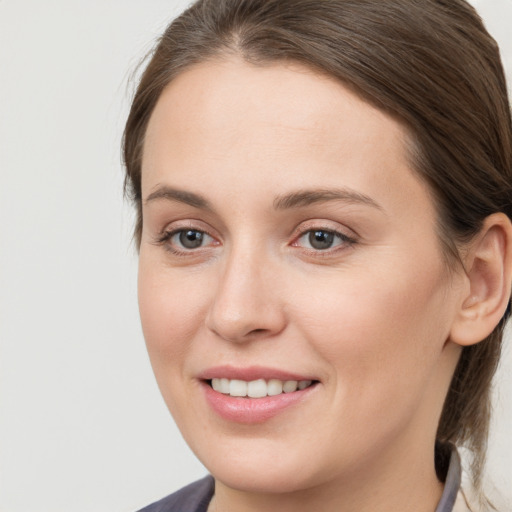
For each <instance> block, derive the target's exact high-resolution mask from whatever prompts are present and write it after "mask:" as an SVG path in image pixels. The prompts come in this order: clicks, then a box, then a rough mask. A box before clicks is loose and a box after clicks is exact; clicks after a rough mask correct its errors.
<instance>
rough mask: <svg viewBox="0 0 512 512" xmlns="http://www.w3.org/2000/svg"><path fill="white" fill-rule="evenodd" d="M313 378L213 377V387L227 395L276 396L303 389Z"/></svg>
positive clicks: (309, 384)
mask: <svg viewBox="0 0 512 512" xmlns="http://www.w3.org/2000/svg"><path fill="white" fill-rule="evenodd" d="M312 383H313V381H311V380H301V381H296V380H287V381H282V380H278V379H270V380H269V381H268V382H267V381H265V380H264V379H258V380H252V381H250V382H246V381H244V380H237V379H233V380H230V379H226V378H215V379H212V388H213V389H214V390H215V391H217V392H219V393H223V394H225V395H230V396H236V397H247V396H248V397H249V398H263V397H265V396H276V395H280V394H281V393H293V392H294V391H297V390H303V389H306V388H308V387H309V386H311V384H312Z"/></svg>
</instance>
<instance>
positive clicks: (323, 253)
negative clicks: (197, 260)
mask: <svg viewBox="0 0 512 512" xmlns="http://www.w3.org/2000/svg"><path fill="white" fill-rule="evenodd" d="M187 231H189V232H195V233H199V234H200V235H202V236H205V235H206V236H207V237H210V238H211V239H212V240H215V237H214V236H213V235H211V234H209V233H208V232H207V231H205V230H202V229H197V228H193V227H183V228H177V229H173V230H170V231H165V232H164V233H162V234H161V235H160V236H159V237H158V238H157V239H156V240H155V244H156V245H162V246H164V247H165V249H166V250H167V251H169V252H170V253H172V254H173V255H176V256H190V255H191V254H194V253H197V252H198V251H200V250H201V249H205V248H206V247H203V246H201V247H198V248H196V249H177V248H176V247H175V246H174V245H172V244H171V243H170V241H171V240H172V238H173V237H174V236H176V235H178V234H181V233H185V232H187ZM315 232H316V233H323V234H327V235H330V236H333V237H334V238H335V239H338V240H339V242H340V243H339V244H338V245H335V246H334V247H328V248H326V249H315V248H307V247H303V249H304V250H305V251H306V252H307V253H309V254H313V255H315V256H320V257H328V256H330V255H332V254H333V253H335V252H338V251H340V250H344V249H347V248H350V247H352V246H354V245H355V244H356V243H357V239H356V238H355V237H351V236H348V235H346V234H344V233H342V232H340V231H337V230H335V229H331V228H323V227H318V226H316V227H308V228H307V229H302V230H300V231H298V232H297V234H296V235H295V237H294V241H293V242H292V243H291V244H290V245H291V246H292V247H300V246H299V244H298V241H299V240H301V239H302V238H304V237H305V236H307V235H309V236H311V234H312V233H315ZM214 245H218V243H217V244H214Z"/></svg>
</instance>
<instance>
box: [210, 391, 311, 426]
mask: <svg viewBox="0 0 512 512" xmlns="http://www.w3.org/2000/svg"><path fill="white" fill-rule="evenodd" d="M316 387H317V384H313V385H312V386H309V387H308V388H306V389H302V390H297V391H294V392H293V393H281V394H280V395H275V396H266V397H263V398H243V397H233V396H230V395H224V394H222V393H219V392H217V391H214V390H213V388H212V387H211V386H210V385H209V384H208V383H206V382H203V390H204V394H205V397H206V401H207V402H208V404H209V405H210V407H211V408H212V409H213V410H214V411H215V412H216V413H217V414H218V415H219V416H221V417H222V418H224V419H225V420H228V421H232V422H235V423H263V422H265V421H267V420H269V419H271V418H273V417H274V416H277V415H278V414H279V413H281V412H283V411H285V410H286V409H288V408H289V407H292V406H294V405H297V404H300V403H301V402H303V401H304V400H305V399H306V398H307V397H308V396H309V395H310V394H311V393H312V392H313V390H314V389H315V388H316Z"/></svg>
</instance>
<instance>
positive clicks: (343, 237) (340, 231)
mask: <svg viewBox="0 0 512 512" xmlns="http://www.w3.org/2000/svg"><path fill="white" fill-rule="evenodd" d="M332 224H335V226H333V225H332ZM312 231H326V232H329V233H333V234H335V235H336V236H337V237H338V238H339V239H340V241H341V243H340V244H337V245H335V246H334V247H330V248H328V249H311V248H308V247H302V246H300V245H299V243H298V242H299V240H300V239H301V238H302V237H304V236H305V235H307V234H308V233H310V232H312ZM348 232H350V233H348ZM358 239H359V236H358V235H357V233H355V232H354V231H353V230H351V229H349V228H347V227H346V226H343V227H342V226H341V225H340V224H338V223H333V222H332V221H326V220H320V219H319V220H309V221H306V222H303V223H301V224H300V225H299V226H298V227H297V228H295V230H294V232H293V235H292V242H291V244H290V245H291V246H292V247H300V248H301V249H302V250H303V251H305V252H307V253H309V254H313V255H315V256H317V257H329V256H332V255H333V253H337V252H339V251H343V250H346V249H347V248H349V247H352V246H353V245H354V244H356V243H357V242H358Z"/></svg>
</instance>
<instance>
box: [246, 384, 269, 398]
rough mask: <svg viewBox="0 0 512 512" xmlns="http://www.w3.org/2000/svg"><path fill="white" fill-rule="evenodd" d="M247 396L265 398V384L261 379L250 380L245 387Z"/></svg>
mask: <svg viewBox="0 0 512 512" xmlns="http://www.w3.org/2000/svg"><path fill="white" fill-rule="evenodd" d="M247 396H249V397H251V398H262V397H264V396H267V383H266V382H265V381H264V380H263V379H259V380H252V381H251V382H249V384H248V385H247Z"/></svg>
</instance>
